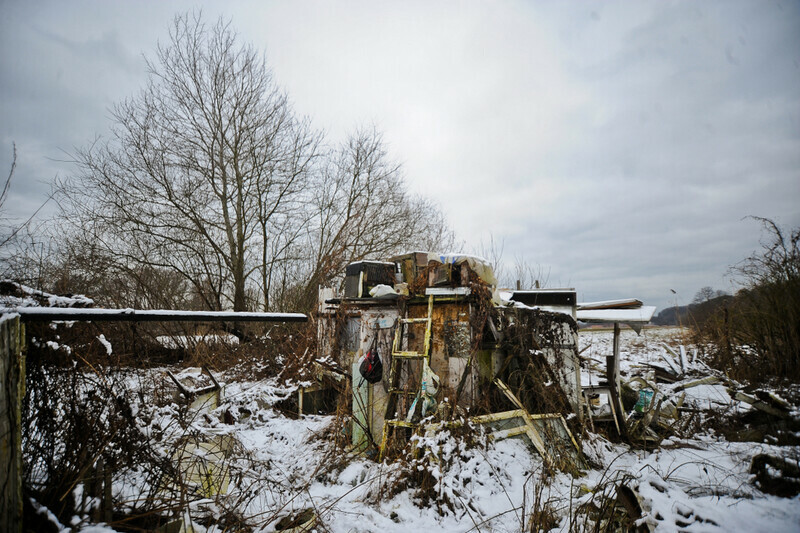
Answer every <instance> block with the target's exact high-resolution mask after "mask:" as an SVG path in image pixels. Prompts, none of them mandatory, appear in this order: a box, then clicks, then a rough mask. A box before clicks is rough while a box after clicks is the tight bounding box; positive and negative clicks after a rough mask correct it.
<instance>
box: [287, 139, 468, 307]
mask: <svg viewBox="0 0 800 533" xmlns="http://www.w3.org/2000/svg"><path fill="white" fill-rule="evenodd" d="M318 180H319V181H318V182H317V183H316V184H315V186H314V187H313V189H312V190H311V195H310V200H309V206H310V208H311V218H310V220H309V224H308V226H307V228H308V229H307V232H306V236H305V237H306V240H305V244H304V246H305V249H306V250H307V252H310V256H311V263H310V264H309V265H308V266H307V268H306V269H305V270H304V271H303V272H302V275H303V282H302V286H303V287H304V288H303V291H302V292H303V296H302V298H303V300H304V303H305V305H306V306H308V305H310V303H311V301H313V299H314V298H316V289H317V287H318V286H319V285H326V284H331V283H332V282H334V280H335V279H336V278H337V277H339V276H341V275H342V273H343V271H344V267H345V265H347V264H348V263H350V262H353V261H359V260H364V259H382V258H386V257H388V256H391V255H393V254H396V253H400V252H405V251H409V250H412V249H423V250H425V249H434V250H436V249H441V248H442V247H447V246H449V245H451V244H452V243H453V240H454V236H453V233H452V231H451V230H450V229H449V227H448V225H447V222H446V220H445V217H444V215H443V214H442V212H441V210H440V209H439V208H438V207H437V206H436V205H434V204H433V203H432V202H430V201H428V200H426V199H424V198H421V197H417V196H413V195H410V194H409V193H408V190H407V187H406V185H405V182H404V180H403V176H402V172H401V168H400V165H399V164H397V163H395V162H393V161H392V160H391V159H390V157H389V155H388V152H387V149H386V145H385V143H384V142H383V138H382V136H381V134H380V133H379V132H377V131H376V130H375V129H374V128H372V129H369V128H365V129H360V130H358V131H356V132H355V133H354V134H352V135H351V136H350V137H349V138H348V139H347V141H346V142H345V143H344V144H343V145H342V146H341V147H340V148H339V149H338V150H336V151H335V153H334V154H332V155H331V156H330V157H329V158H328V164H327V166H326V168H325V169H324V171H323V172H322V173H320V175H319V176H318Z"/></svg>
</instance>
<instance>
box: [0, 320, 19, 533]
mask: <svg viewBox="0 0 800 533" xmlns="http://www.w3.org/2000/svg"><path fill="white" fill-rule="evenodd" d="M6 316H7V315H6ZM24 351H25V326H24V325H22V324H21V323H20V319H19V317H18V316H17V317H14V318H5V316H4V317H3V318H2V319H0V486H1V487H3V490H2V491H0V531H9V532H21V531H22V398H23V397H24V396H25V355H24Z"/></svg>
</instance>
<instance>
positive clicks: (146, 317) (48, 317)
mask: <svg viewBox="0 0 800 533" xmlns="http://www.w3.org/2000/svg"><path fill="white" fill-rule="evenodd" d="M6 313H17V314H19V315H20V317H21V318H22V320H24V321H26V322H50V321H53V320H67V321H72V320H74V321H82V322H83V321H85V322H306V321H308V317H307V316H306V315H304V314H303V313H250V312H240V311H176V310H173V309H148V310H143V309H96V308H78V307H63V308H59V307H0V314H6Z"/></svg>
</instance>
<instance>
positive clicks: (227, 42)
mask: <svg viewBox="0 0 800 533" xmlns="http://www.w3.org/2000/svg"><path fill="white" fill-rule="evenodd" d="M148 69H149V82H148V85H147V87H146V88H145V89H144V90H143V91H142V92H141V93H140V94H138V95H137V96H135V97H133V98H130V99H128V100H126V101H125V102H123V103H121V104H119V105H117V106H115V107H114V108H113V110H112V116H113V119H114V125H113V128H112V135H111V138H110V139H109V140H107V141H105V142H101V141H100V140H97V141H96V142H95V143H93V144H92V145H91V146H89V147H87V148H85V149H82V150H79V151H78V152H77V154H76V157H75V159H76V163H77V166H78V168H79V173H78V174H77V175H76V176H75V177H74V178H73V179H71V180H69V181H67V182H63V183H61V184H60V193H61V205H62V206H64V219H65V220H66V221H67V222H69V223H71V224H72V225H73V228H75V229H76V231H75V232H74V234H73V235H74V239H75V240H74V244H75V246H77V247H86V246H93V247H99V248H101V249H102V250H103V251H104V255H105V256H106V257H108V258H110V259H111V260H113V261H114V262H115V267H116V268H118V269H120V270H121V271H123V272H126V273H128V274H129V275H131V276H135V275H137V273H139V275H141V273H142V272H151V273H152V272H157V271H158V270H159V269H164V270H169V271H172V272H175V273H176V274H178V275H179V276H181V277H182V278H183V279H185V280H186V282H187V283H188V284H189V285H190V286H191V287H192V290H193V292H194V294H195V295H196V296H199V297H200V298H201V299H202V304H203V306H205V307H208V308H211V309H220V308H232V309H233V310H236V311H242V310H245V309H248V308H252V307H255V305H256V302H253V301H248V295H251V299H252V298H255V297H258V296H254V295H259V294H260V295H261V296H260V299H261V300H262V302H261V303H262V304H263V306H264V307H265V308H268V307H269V298H268V293H269V287H270V277H271V272H272V270H273V268H274V264H275V260H276V257H279V256H280V254H281V252H282V249H283V247H285V244H281V242H282V241H281V239H284V240H285V239H286V236H287V235H291V234H290V233H287V232H286V231H285V230H286V226H287V224H288V223H289V222H290V221H291V219H292V217H293V216H294V214H295V212H296V210H297V209H298V205H299V194H300V192H301V191H302V188H303V187H302V186H303V184H304V179H305V177H306V173H307V172H308V171H309V169H310V165H311V164H312V162H313V160H314V157H315V154H316V147H317V144H318V137H317V135H315V134H314V133H313V132H312V131H311V128H310V126H309V124H308V122H307V121H304V120H299V119H298V118H297V117H295V115H294V113H293V111H292V109H291V106H290V105H289V103H288V100H287V97H286V96H285V94H283V93H282V92H281V91H280V90H279V89H278V88H277V87H276V85H275V83H274V82H273V79H272V74H271V72H270V70H269V69H268V68H267V66H266V63H265V61H264V59H263V57H262V56H261V55H260V54H258V53H257V52H256V51H255V50H254V49H253V48H252V47H250V46H247V45H242V44H240V43H239V42H238V40H237V36H236V34H235V32H233V31H232V29H231V28H230V26H229V25H228V24H227V23H225V22H223V21H219V22H217V23H216V24H215V25H213V26H212V27H207V26H206V25H205V24H204V23H203V22H202V20H201V18H200V16H199V15H194V16H190V15H183V16H178V17H176V18H175V20H174V23H173V26H172V28H171V31H170V39H169V42H168V43H167V44H166V45H165V46H159V47H158V48H157V52H156V56H155V59H154V60H149V61H148ZM289 240H291V239H289ZM148 269H149V270H148ZM151 277H152V276H151ZM158 285H160V284H156V287H157V286H158ZM251 285H252V286H254V287H259V290H258V291H252V290H249V289H248V287H249V286H251ZM154 288H155V287H154Z"/></svg>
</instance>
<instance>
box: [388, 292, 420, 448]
mask: <svg viewBox="0 0 800 533" xmlns="http://www.w3.org/2000/svg"><path fill="white" fill-rule="evenodd" d="M423 322H424V323H425V340H424V342H423V346H422V351H421V352H412V351H404V350H401V345H402V339H403V329H404V328H403V326H404V325H407V324H420V323H423ZM432 324H433V295H429V296H428V316H427V317H425V318H400V319H398V321H397V329H395V332H394V342H393V343H392V363H391V367H390V370H389V398H388V401H387V402H386V413H385V415H384V422H383V438H382V439H381V453H380V458H379V459H380V460H383V456H384V454H385V453H386V445H387V442H388V439H389V432H390V431H391V429H392V428H397V427H403V428H411V429H413V428H416V427H417V426H418V425H419V424H416V423H414V422H407V421H406V420H404V419H403V418H394V416H395V411H396V410H397V399H398V396H400V395H402V394H411V395H416V394H418V393H417V392H416V391H415V392H409V391H405V390H403V389H401V388H400V375H401V374H402V373H403V365H404V364H407V363H409V362H410V361H422V366H421V367H420V376H419V383H420V388H421V392H420V393H419V394H422V393H424V390H422V387H423V386H424V382H423V376H424V375H425V367H427V366H429V364H430V352H431V335H432V330H433V327H432Z"/></svg>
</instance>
